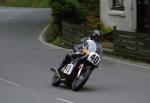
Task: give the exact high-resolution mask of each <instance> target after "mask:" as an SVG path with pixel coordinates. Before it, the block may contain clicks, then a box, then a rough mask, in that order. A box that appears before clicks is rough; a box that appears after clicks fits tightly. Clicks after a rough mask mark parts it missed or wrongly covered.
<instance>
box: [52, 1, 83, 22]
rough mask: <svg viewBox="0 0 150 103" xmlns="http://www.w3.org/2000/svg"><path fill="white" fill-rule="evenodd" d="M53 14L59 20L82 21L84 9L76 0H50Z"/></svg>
mask: <svg viewBox="0 0 150 103" xmlns="http://www.w3.org/2000/svg"><path fill="white" fill-rule="evenodd" d="M50 4H51V7H52V9H53V16H54V17H57V18H58V20H59V21H61V20H65V21H69V22H72V23H78V24H80V23H82V22H83V21H85V18H86V10H84V8H82V6H81V5H80V3H79V2H78V1H77V0H51V1H50Z"/></svg>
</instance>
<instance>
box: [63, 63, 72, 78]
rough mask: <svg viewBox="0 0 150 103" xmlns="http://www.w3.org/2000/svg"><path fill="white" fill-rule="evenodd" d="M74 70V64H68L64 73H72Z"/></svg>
mask: <svg viewBox="0 0 150 103" xmlns="http://www.w3.org/2000/svg"><path fill="white" fill-rule="evenodd" d="M72 70H73V64H68V65H67V67H66V68H65V69H64V73H65V74H68V75H70V74H71V72H72Z"/></svg>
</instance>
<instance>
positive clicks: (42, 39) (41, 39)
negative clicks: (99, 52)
mask: <svg viewBox="0 0 150 103" xmlns="http://www.w3.org/2000/svg"><path fill="white" fill-rule="evenodd" d="M48 26H49V25H47V26H46V27H45V28H44V30H43V31H42V32H41V34H40V36H39V40H40V41H41V42H42V43H44V44H45V45H47V46H49V47H54V48H58V49H64V50H68V51H71V50H70V49H65V48H62V47H58V46H55V45H52V44H49V43H47V42H46V41H44V38H43V35H44V33H45V32H46V30H47V29H48ZM103 59H106V60H109V61H113V62H118V63H121V64H126V65H130V66H134V67H138V68H144V69H149V70H150V67H146V66H142V65H138V64H132V63H127V62H123V61H119V60H114V59H111V58H106V57H103Z"/></svg>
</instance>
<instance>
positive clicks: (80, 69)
mask: <svg viewBox="0 0 150 103" xmlns="http://www.w3.org/2000/svg"><path fill="white" fill-rule="evenodd" d="M83 67H84V65H83V64H80V65H79V67H78V69H79V71H78V74H77V78H79V76H80V74H81V72H82V70H83Z"/></svg>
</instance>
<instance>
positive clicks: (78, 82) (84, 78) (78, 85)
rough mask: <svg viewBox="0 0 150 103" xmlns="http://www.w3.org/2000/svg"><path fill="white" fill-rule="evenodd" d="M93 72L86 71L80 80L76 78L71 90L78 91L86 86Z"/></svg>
mask: <svg viewBox="0 0 150 103" xmlns="http://www.w3.org/2000/svg"><path fill="white" fill-rule="evenodd" d="M91 72H92V71H91V70H90V69H86V70H85V71H83V72H82V73H81V75H80V76H79V77H78V78H75V79H74V80H73V82H72V86H71V89H72V90H73V91H78V90H79V89H81V88H82V87H83V86H84V84H85V83H86V82H87V80H88V78H89V76H90V74H91Z"/></svg>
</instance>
